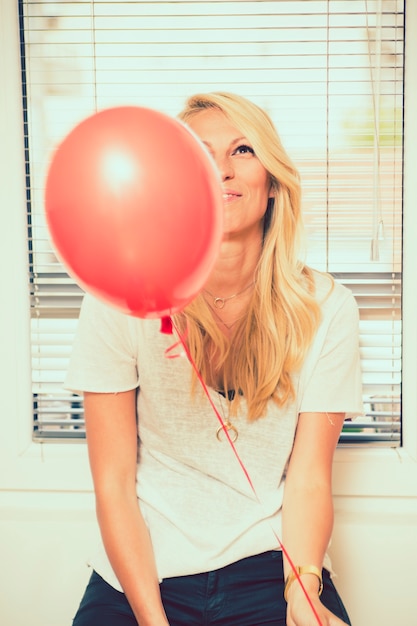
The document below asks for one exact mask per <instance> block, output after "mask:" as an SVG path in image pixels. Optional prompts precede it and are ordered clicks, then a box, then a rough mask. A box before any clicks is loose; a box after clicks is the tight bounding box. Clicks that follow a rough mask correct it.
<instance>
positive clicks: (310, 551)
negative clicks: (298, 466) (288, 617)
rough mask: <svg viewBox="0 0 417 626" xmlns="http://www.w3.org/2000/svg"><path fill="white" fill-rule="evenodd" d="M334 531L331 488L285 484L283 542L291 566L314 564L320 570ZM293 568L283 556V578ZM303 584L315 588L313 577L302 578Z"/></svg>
mask: <svg viewBox="0 0 417 626" xmlns="http://www.w3.org/2000/svg"><path fill="white" fill-rule="evenodd" d="M332 529H333V503H332V494H331V489H330V485H327V484H317V485H315V486H312V485H311V484H309V485H297V486H293V485H291V484H288V485H286V487H285V495H284V504H283V529H282V541H283V544H284V548H285V550H286V551H287V553H288V554H289V557H290V559H291V561H292V563H293V565H299V566H303V565H314V566H316V567H317V568H318V569H319V570H321V569H322V566H323V559H324V556H325V553H326V550H327V547H328V544H329V541H330V537H331V533H332ZM291 570H292V568H291V565H290V563H289V561H288V559H286V558H285V556H284V574H285V577H287V576H288V574H289V573H290V572H291ZM304 578H305V582H306V585H307V583H308V586H309V587H310V586H311V587H312V588H313V589H316V590H317V589H318V580H317V578H316V577H315V576H314V575H311V576H310V575H307V576H305V577H303V583H304Z"/></svg>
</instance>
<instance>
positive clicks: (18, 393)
mask: <svg viewBox="0 0 417 626" xmlns="http://www.w3.org/2000/svg"><path fill="white" fill-rule="evenodd" d="M406 12H407V22H406V44H405V73H406V81H405V105H406V106H405V120H404V129H405V131H404V229H403V246H404V247H403V250H404V251H403V257H404V265H403V285H404V287H403V337H404V341H403V382H402V387H403V403H402V405H403V445H402V446H401V447H399V448H395V449H390V448H381V449H380V448H371V447H366V446H363V447H358V448H339V449H338V450H337V451H336V457H335V472H334V493H335V495H336V496H352V495H356V496H370V495H373V496H392V497H394V496H404V497H407V496H417V417H416V416H417V394H416V380H417V328H416V324H415V311H416V310H417V292H416V291H415V289H414V287H413V282H414V268H415V267H416V264H417V248H416V246H415V239H416V235H417V232H416V227H415V225H414V227H413V211H414V206H413V204H414V200H413V198H414V197H415V196H416V194H417V180H416V177H415V174H414V172H413V167H412V165H413V164H414V163H415V162H416V160H417V121H416V120H415V119H413V116H412V113H411V112H412V111H415V110H417V43H416V42H417V4H415V3H410V2H409V3H407V6H406ZM19 45H20V44H19V20H18V15H17V8H16V5H15V3H9V2H4V1H2V0H0V76H1V77H2V81H3V82H4V84H7V86H8V88H7V90H3V93H2V95H1V98H0V207H2V208H1V215H2V217H3V220H4V223H5V224H7V228H3V229H2V232H1V234H0V239H1V242H0V262H2V266H3V267H5V268H12V269H13V271H9V272H7V273H6V275H5V276H4V277H3V289H4V293H5V294H7V295H8V302H7V305H8V306H7V307H6V306H3V307H2V311H1V317H0V320H1V325H0V333H1V334H0V342H1V345H2V346H3V349H2V358H3V361H4V363H3V368H2V370H4V371H2V377H1V380H0V390H1V391H2V392H3V393H2V394H1V397H2V398H3V400H4V405H3V412H2V414H1V415H0V424H1V425H2V426H3V433H8V436H7V437H6V436H3V437H2V439H1V441H0V469H2V470H3V471H0V476H1V478H0V490H1V489H3V490H14V489H15V490H35V491H51V490H54V491H55V490H56V491H77V492H90V491H92V481H91V477H90V471H89V467H88V456H87V447H86V446H84V445H74V443H65V442H48V443H47V444H42V443H35V442H33V441H32V393H31V375H30V337H29V295H28V290H27V257H26V236H27V235H26V223H25V214H24V211H22V210H20V208H21V207H24V206H25V203H26V198H25V193H26V190H25V163H24V154H23V150H22V145H23V132H22V115H23V112H22V93H21V83H20V58H19ZM10 207H14V210H10ZM413 228H414V232H413ZM413 235H414V237H413ZM25 303H26V304H27V306H24V304H25ZM12 418H13V419H12Z"/></svg>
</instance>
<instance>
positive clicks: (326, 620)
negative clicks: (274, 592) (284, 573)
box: [287, 581, 346, 626]
mask: <svg viewBox="0 0 417 626" xmlns="http://www.w3.org/2000/svg"><path fill="white" fill-rule="evenodd" d="M308 593H309V592H308ZM309 598H310V601H311V605H310V603H309V601H308V600H307V598H306V596H305V594H304V591H303V589H302V588H301V586H300V585H299V584H297V583H296V581H295V582H294V583H293V585H292V589H290V593H289V598H288V606H287V626H346V622H342V620H341V619H339V618H338V617H336V615H334V614H333V613H332V612H331V611H329V609H327V608H326V607H325V606H324V604H323V603H322V602H321V601H320V598H319V596H318V593H317V592H316V591H315V592H313V593H309ZM313 607H314V611H313Z"/></svg>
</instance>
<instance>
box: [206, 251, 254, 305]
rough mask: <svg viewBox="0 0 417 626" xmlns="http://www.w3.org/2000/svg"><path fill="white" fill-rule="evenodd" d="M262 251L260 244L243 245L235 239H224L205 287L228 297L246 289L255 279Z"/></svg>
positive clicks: (217, 294) (218, 294)
mask: <svg viewBox="0 0 417 626" xmlns="http://www.w3.org/2000/svg"><path fill="white" fill-rule="evenodd" d="M260 252H261V246H260V245H259V244H256V245H255V244H252V245H247V244H245V245H243V244H242V243H241V242H236V241H233V240H225V241H223V243H222V245H221V249H220V254H219V256H218V259H217V262H216V265H215V266H214V268H213V271H212V273H211V275H210V277H209V279H208V281H207V283H206V285H205V288H206V289H208V290H209V291H210V292H212V293H214V294H215V295H216V296H226V297H227V296H228V295H230V294H232V293H236V292H238V291H241V290H242V289H245V288H246V287H247V286H248V285H250V284H251V283H252V282H253V281H254V279H255V271H256V267H257V265H258V261H259V257H260Z"/></svg>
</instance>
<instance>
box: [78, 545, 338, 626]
mask: <svg viewBox="0 0 417 626" xmlns="http://www.w3.org/2000/svg"><path fill="white" fill-rule="evenodd" d="M294 584H295V583H294ZM323 584H324V589H323V593H322V596H321V600H322V602H323V603H324V604H325V606H327V607H328V608H329V609H330V610H331V611H332V612H333V613H335V614H336V615H337V616H338V617H340V618H341V619H342V620H343V621H345V622H346V624H350V621H349V618H348V615H347V613H346V610H345V608H344V606H343V603H342V601H341V599H340V597H339V595H338V593H337V591H336V589H335V587H334V585H333V582H332V581H331V579H330V576H329V574H328V572H327V571H326V570H323ZM160 588H161V596H162V601H163V604H164V607H165V611H166V614H167V617H168V621H169V623H170V626H267V625H268V626H285V614H286V603H285V601H284V580H283V567H282V554H281V552H278V551H271V552H265V553H264V554H259V555H257V556H253V557H249V558H247V559H243V560H241V561H238V562H236V563H232V564H231V565H228V566H227V567H223V568H221V569H218V570H214V571H212V572H207V573H204V574H195V575H192V576H178V577H175V578H166V579H164V580H163V582H162V583H161V587H160ZM73 626H137V622H136V620H135V617H134V615H133V613H132V610H131V608H130V606H129V603H128V601H127V599H126V596H125V595H124V594H123V593H121V592H119V591H117V590H116V589H114V588H113V587H111V586H110V585H109V584H108V583H106V582H105V581H104V580H103V579H102V578H101V577H100V576H99V575H98V574H97V573H96V572H93V574H92V576H91V579H90V582H89V584H88V586H87V589H86V592H85V594H84V597H83V599H82V601H81V604H80V607H79V609H78V612H77V615H76V616H75V619H74V622H73Z"/></svg>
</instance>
